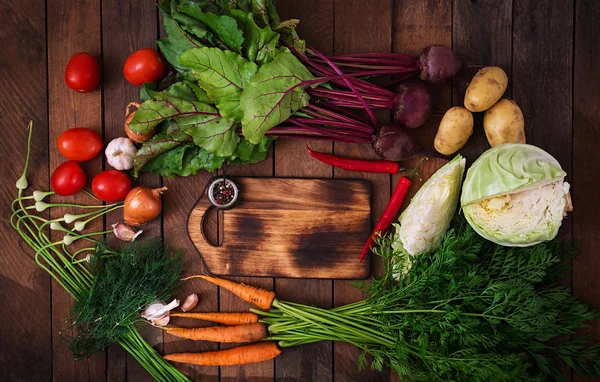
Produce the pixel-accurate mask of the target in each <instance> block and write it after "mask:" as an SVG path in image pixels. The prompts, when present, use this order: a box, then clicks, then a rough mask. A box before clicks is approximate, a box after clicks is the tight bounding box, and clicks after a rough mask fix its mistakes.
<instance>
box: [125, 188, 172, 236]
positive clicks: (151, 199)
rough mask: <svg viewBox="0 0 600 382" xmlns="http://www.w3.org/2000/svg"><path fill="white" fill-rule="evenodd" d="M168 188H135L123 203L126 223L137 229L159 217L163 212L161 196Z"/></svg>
mask: <svg viewBox="0 0 600 382" xmlns="http://www.w3.org/2000/svg"><path fill="white" fill-rule="evenodd" d="M165 190H167V187H162V188H155V189H151V188H148V187H143V186H139V187H136V188H133V189H132V190H131V191H129V193H128V194H127V196H126V197H125V201H124V202H123V219H125V223H127V224H128V225H130V226H132V227H136V226H139V225H142V224H145V223H148V222H149V221H150V220H152V219H154V218H156V217H158V215H160V212H161V211H162V199H161V197H160V196H161V194H162V193H163V191H165Z"/></svg>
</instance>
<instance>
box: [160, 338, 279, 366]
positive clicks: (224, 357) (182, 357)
mask: <svg viewBox="0 0 600 382" xmlns="http://www.w3.org/2000/svg"><path fill="white" fill-rule="evenodd" d="M279 354H281V349H280V348H279V346H277V343H276V342H272V341H268V342H259V343H255V344H250V345H242V346H237V347H234V348H231V349H227V350H218V351H209V352H204V353H174V354H167V355H165V359H166V360H167V361H173V362H181V363H191V364H193V365H203V366H232V365H245V364H247V363H255V362H262V361H267V360H270V359H273V358H275V357H277V356H278V355H279Z"/></svg>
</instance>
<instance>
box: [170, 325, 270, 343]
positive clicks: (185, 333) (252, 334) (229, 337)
mask: <svg viewBox="0 0 600 382" xmlns="http://www.w3.org/2000/svg"><path fill="white" fill-rule="evenodd" d="M164 330H166V331H167V333H169V334H171V335H174V336H175V337H180V338H188V339H190V340H196V341H211V342H253V341H258V340H262V339H264V338H266V337H267V336H268V335H269V331H268V330H267V326H266V325H265V324H262V323H260V322H256V323H253V324H246V325H236V326H209V327H207V328H177V327H173V328H164Z"/></svg>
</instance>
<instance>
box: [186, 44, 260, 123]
mask: <svg viewBox="0 0 600 382" xmlns="http://www.w3.org/2000/svg"><path fill="white" fill-rule="evenodd" d="M179 62H180V63H182V64H183V65H185V66H187V67H189V68H191V69H192V73H193V75H194V77H195V78H196V80H197V81H198V85H199V86H200V87H201V88H202V89H204V90H205V91H206V93H207V95H208V97H209V98H210V100H211V101H212V103H214V104H215V105H216V106H217V108H218V109H219V111H220V113H221V115H222V116H223V117H227V118H230V119H232V120H235V121H241V120H242V117H243V112H242V111H241V110H240V107H239V105H240V96H241V95H242V90H244V84H245V83H246V82H247V81H248V79H249V78H250V77H251V76H253V75H254V74H255V73H256V72H257V70H258V66H257V65H256V64H255V63H253V62H250V61H248V60H246V59H244V58H243V57H242V56H240V55H239V54H236V53H234V52H231V51H227V50H221V49H219V48H195V49H190V50H188V51H186V52H185V53H183V54H182V55H181V57H179Z"/></svg>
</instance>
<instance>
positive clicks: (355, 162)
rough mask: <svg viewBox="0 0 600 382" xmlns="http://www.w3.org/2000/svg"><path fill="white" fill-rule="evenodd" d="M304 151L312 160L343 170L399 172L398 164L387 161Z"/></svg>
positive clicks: (309, 150)
mask: <svg viewBox="0 0 600 382" xmlns="http://www.w3.org/2000/svg"><path fill="white" fill-rule="evenodd" d="M306 149H307V150H308V153H309V154H310V155H311V156H312V157H313V158H315V159H318V160H320V161H321V162H323V163H327V164H329V165H332V166H335V167H339V168H343V169H344V170H349V171H363V172H383V173H386V174H397V173H398V171H400V164H399V163H398V162H391V161H387V160H364V159H352V158H344V157H338V156H335V155H331V154H327V153H320V152H317V151H313V150H311V149H310V147H307V148H306Z"/></svg>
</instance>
